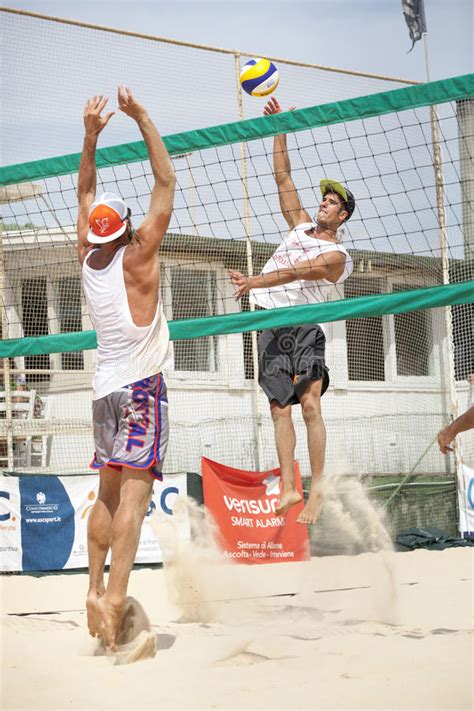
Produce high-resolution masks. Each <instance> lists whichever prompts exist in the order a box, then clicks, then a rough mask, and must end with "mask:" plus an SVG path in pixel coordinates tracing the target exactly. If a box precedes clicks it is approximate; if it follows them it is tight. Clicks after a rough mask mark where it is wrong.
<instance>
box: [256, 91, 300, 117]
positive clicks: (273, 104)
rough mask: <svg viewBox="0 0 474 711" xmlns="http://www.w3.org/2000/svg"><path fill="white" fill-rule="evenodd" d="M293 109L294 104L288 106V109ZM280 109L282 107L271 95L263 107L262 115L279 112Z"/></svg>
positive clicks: (294, 107)
mask: <svg viewBox="0 0 474 711" xmlns="http://www.w3.org/2000/svg"><path fill="white" fill-rule="evenodd" d="M295 109H296V106H290V108H289V109H288V111H294V110H295ZM282 111H283V109H282V108H281V106H280V104H279V103H278V101H277V100H276V99H275V97H274V96H272V97H271V98H270V99H269V100H268V101H267V103H266V104H265V108H264V109H263V115H264V116H271V115H272V114H281V112H282Z"/></svg>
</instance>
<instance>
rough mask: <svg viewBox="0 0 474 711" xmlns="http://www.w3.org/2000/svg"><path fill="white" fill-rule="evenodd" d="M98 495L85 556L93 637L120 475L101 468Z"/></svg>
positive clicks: (96, 627)
mask: <svg viewBox="0 0 474 711" xmlns="http://www.w3.org/2000/svg"><path fill="white" fill-rule="evenodd" d="M99 476H100V483H99V494H98V497H97V501H96V502H95V504H94V506H93V508H92V511H91V513H90V516H89V521H88V526H87V552H88V557H89V590H88V593H87V600H86V608H87V624H88V627H89V633H90V634H91V635H92V636H93V637H95V636H96V635H98V634H99V632H100V616H99V610H98V600H99V598H101V597H102V595H103V594H104V593H105V586H104V567H105V559H106V557H107V553H108V550H109V547H110V534H111V527H112V519H113V517H114V514H115V512H116V510H117V507H118V505H119V501H120V483H121V477H120V471H117V470H113V469H110V468H109V467H103V468H102V469H101V471H100V475H99Z"/></svg>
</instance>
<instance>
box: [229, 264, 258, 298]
mask: <svg viewBox="0 0 474 711" xmlns="http://www.w3.org/2000/svg"><path fill="white" fill-rule="evenodd" d="M229 276H230V281H231V283H232V285H233V286H235V291H234V297H235V300H236V301H238V300H239V299H241V298H242V296H243V295H244V294H247V293H248V292H249V291H250V289H253V288H254V284H253V283H252V279H253V277H250V276H248V277H247V276H245V275H244V274H241V272H236V271H233V270H232V269H230V270H229Z"/></svg>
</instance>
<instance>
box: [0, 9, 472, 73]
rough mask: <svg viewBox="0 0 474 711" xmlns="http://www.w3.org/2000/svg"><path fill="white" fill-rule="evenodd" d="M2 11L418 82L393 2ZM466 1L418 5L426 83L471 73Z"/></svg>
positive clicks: (419, 60) (418, 53)
mask: <svg viewBox="0 0 474 711" xmlns="http://www.w3.org/2000/svg"><path fill="white" fill-rule="evenodd" d="M5 5H7V6H8V7H12V8H17V9H24V10H29V11H32V12H39V13H43V14H47V15H55V16H57V17H64V18H69V19H75V20H80V21H83V22H90V23H94V24H101V25H106V26H110V27H117V28H120V29H126V30H130V31H135V32H143V33H149V34H153V35H157V36H161V37H169V38H173V39H178V40H183V41H189V42H196V43H202V44H209V45H213V46H216V47H224V48H229V49H238V50H243V51H245V52H249V53H250V54H257V55H271V56H276V57H283V58H288V59H295V60H300V61H305V62H315V63H319V64H325V65H331V66H336V67H342V68H346V69H354V70H360V71H367V72H374V73H382V74H389V75H392V76H400V77H404V78H409V79H417V80H425V64H424V53H423V46H422V42H418V43H417V44H416V45H415V48H414V50H413V52H411V53H410V54H407V51H408V49H409V48H410V44H411V42H410V39H409V36H408V29H407V27H406V24H405V21H404V18H403V15H402V10H401V2H400V0H331V1H330V2H326V1H325V0H273V1H272V2H270V1H268V0H239V1H238V2H237V1H236V0H214V1H212V0H174V1H172V2H170V0H148V1H147V0H133V1H132V0H93V1H91V0H80V1H78V0H61V1H56V2H54V1H52V0H30V1H29V2H28V1H27V0H19V1H18V2H15V1H14V2H12V0H10V1H9V0H7V2H6V3H5ZM472 6H473V3H472V2H471V0H425V10H426V17H427V25H428V32H429V35H428V42H429V55H430V65H431V78H432V79H440V78H443V77H447V76H455V75H458V74H465V73H468V72H471V71H472V68H473V40H472V38H473V36H474V28H473V9H472Z"/></svg>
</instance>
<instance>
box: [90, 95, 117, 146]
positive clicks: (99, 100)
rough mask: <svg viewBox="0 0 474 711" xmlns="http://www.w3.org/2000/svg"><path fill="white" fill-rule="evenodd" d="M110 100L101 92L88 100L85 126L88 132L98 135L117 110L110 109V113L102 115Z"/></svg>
mask: <svg viewBox="0 0 474 711" xmlns="http://www.w3.org/2000/svg"><path fill="white" fill-rule="evenodd" d="M108 100H109V99H108V97H106V98H104V96H103V94H100V95H99V96H94V97H93V98H92V99H88V100H87V101H86V105H85V107H84V126H85V128H86V133H87V134H89V135H95V136H98V135H99V133H100V132H101V131H102V129H103V128H105V127H106V126H107V124H108V123H109V121H110V119H111V118H112V116H113V115H114V113H115V111H110V113H108V114H106V115H105V116H101V113H102V111H103V110H104V109H105V107H106V105H107V102H108Z"/></svg>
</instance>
